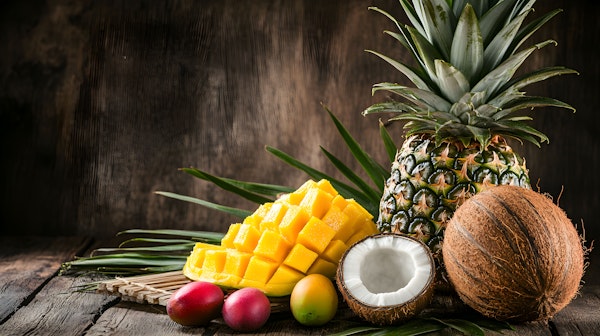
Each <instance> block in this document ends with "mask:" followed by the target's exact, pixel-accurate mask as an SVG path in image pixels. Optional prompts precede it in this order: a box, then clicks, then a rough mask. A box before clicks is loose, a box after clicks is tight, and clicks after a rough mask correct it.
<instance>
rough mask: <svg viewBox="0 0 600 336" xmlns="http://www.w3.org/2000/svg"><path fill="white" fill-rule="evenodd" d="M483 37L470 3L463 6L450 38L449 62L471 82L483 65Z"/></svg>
mask: <svg viewBox="0 0 600 336" xmlns="http://www.w3.org/2000/svg"><path fill="white" fill-rule="evenodd" d="M483 50H484V47H483V38H482V37H481V32H480V31H479V24H478V21H477V16H475V12H474V11H473V7H472V6H471V5H470V4H467V5H466V6H465V9H464V10H463V13H462V15H461V16H460V19H459V20H458V25H457V26H456V31H455V32H454V38H453V40H452V48H451V50H450V63H452V64H453V65H454V66H455V67H456V68H458V70H460V72H461V73H462V74H463V75H464V76H465V77H466V78H467V80H468V81H469V83H472V81H473V79H474V78H477V76H479V72H480V71H481V68H482V67H483Z"/></svg>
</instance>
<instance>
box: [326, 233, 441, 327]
mask: <svg viewBox="0 0 600 336" xmlns="http://www.w3.org/2000/svg"><path fill="white" fill-rule="evenodd" d="M386 235H387V236H399V237H402V238H403V239H410V240H413V241H414V242H416V243H418V244H421V245H422V246H423V250H424V251H427V252H428V254H427V256H428V258H429V262H430V264H431V274H432V276H431V277H430V278H429V279H428V280H427V282H426V283H425V285H424V288H423V289H422V290H421V291H420V292H419V293H415V296H414V297H413V298H412V299H411V300H409V301H407V302H404V303H402V304H398V305H390V306H372V305H368V304H365V303H363V302H361V301H359V300H358V299H356V298H355V297H354V296H353V295H352V293H351V291H350V290H349V289H348V288H346V285H345V282H344V272H343V267H344V262H345V259H346V256H347V255H348V252H349V251H350V249H352V248H353V247H354V246H356V245H358V244H360V243H362V242H363V241H364V240H366V239H377V238H379V237H384V236H386ZM434 265H435V262H434V259H433V256H432V255H431V253H429V249H428V248H427V246H426V245H425V244H423V243H422V242H421V241H419V240H417V239H415V238H412V237H408V236H403V235H399V234H395V233H382V234H376V235H372V236H369V237H365V238H363V239H361V240H360V241H358V242H356V243H354V244H353V245H352V246H351V247H350V248H348V250H347V251H346V252H345V253H344V254H343V256H342V258H341V260H340V262H339V264H338V269H337V274H336V284H337V287H338V289H339V291H340V293H341V294H342V297H343V298H344V301H345V302H346V303H347V304H348V307H350V309H351V310H352V311H353V312H354V313H355V314H356V315H358V316H360V317H361V318H362V319H364V320H365V321H368V322H371V323H373V324H376V325H394V324H398V323H401V322H405V321H407V320H409V319H411V318H412V317H414V316H416V315H417V314H419V313H420V312H421V311H423V310H424V309H425V308H426V307H428V306H429V304H430V302H431V300H432V298H433V294H434V274H435V266H434Z"/></svg>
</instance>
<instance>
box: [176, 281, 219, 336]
mask: <svg viewBox="0 0 600 336" xmlns="http://www.w3.org/2000/svg"><path fill="white" fill-rule="evenodd" d="M224 300H225V295H224V294H223V290H222V289H221V288H220V287H219V286H217V285H215V284H212V283H210V282H204V281H194V282H190V283H188V284H186V285H185V286H183V287H181V288H180V289H178V290H177V291H176V292H175V293H173V295H171V297H170V298H169V301H167V314H168V315H169V317H170V318H171V320H173V321H175V322H177V323H179V324H181V325H183V326H205V325H207V324H208V323H209V322H210V321H212V320H214V319H215V318H217V317H219V315H220V314H221V309H222V307H223V302H224Z"/></svg>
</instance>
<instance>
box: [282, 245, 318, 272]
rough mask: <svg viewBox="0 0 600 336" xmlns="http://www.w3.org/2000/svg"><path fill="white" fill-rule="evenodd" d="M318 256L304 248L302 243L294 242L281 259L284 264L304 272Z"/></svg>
mask: <svg viewBox="0 0 600 336" xmlns="http://www.w3.org/2000/svg"><path fill="white" fill-rule="evenodd" d="M318 257H319V255H318V254H317V253H316V252H314V251H312V250H309V249H308V248H306V247H305V246H304V245H302V244H296V245H294V247H292V250H291V251H290V253H289V254H288V255H287V257H286V258H285V260H284V261H283V264H284V265H287V266H289V267H292V268H294V269H296V270H298V271H300V272H302V273H306V271H308V268H309V267H310V265H312V264H313V262H314V261H315V260H316V259H317V258H318Z"/></svg>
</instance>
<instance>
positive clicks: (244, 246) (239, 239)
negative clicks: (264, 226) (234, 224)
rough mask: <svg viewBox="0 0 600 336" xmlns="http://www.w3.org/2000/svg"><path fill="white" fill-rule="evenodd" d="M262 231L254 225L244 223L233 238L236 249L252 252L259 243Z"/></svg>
mask: <svg viewBox="0 0 600 336" xmlns="http://www.w3.org/2000/svg"><path fill="white" fill-rule="evenodd" d="M259 238H260V232H259V231H258V230H257V229H256V228H255V227H254V226H252V225H249V224H242V225H240V229H239V231H238V234H237V235H236V236H235V239H234V240H233V245H234V246H235V248H236V250H238V251H242V252H252V251H254V248H255V247H256V244H257V243H258V239H259Z"/></svg>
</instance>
